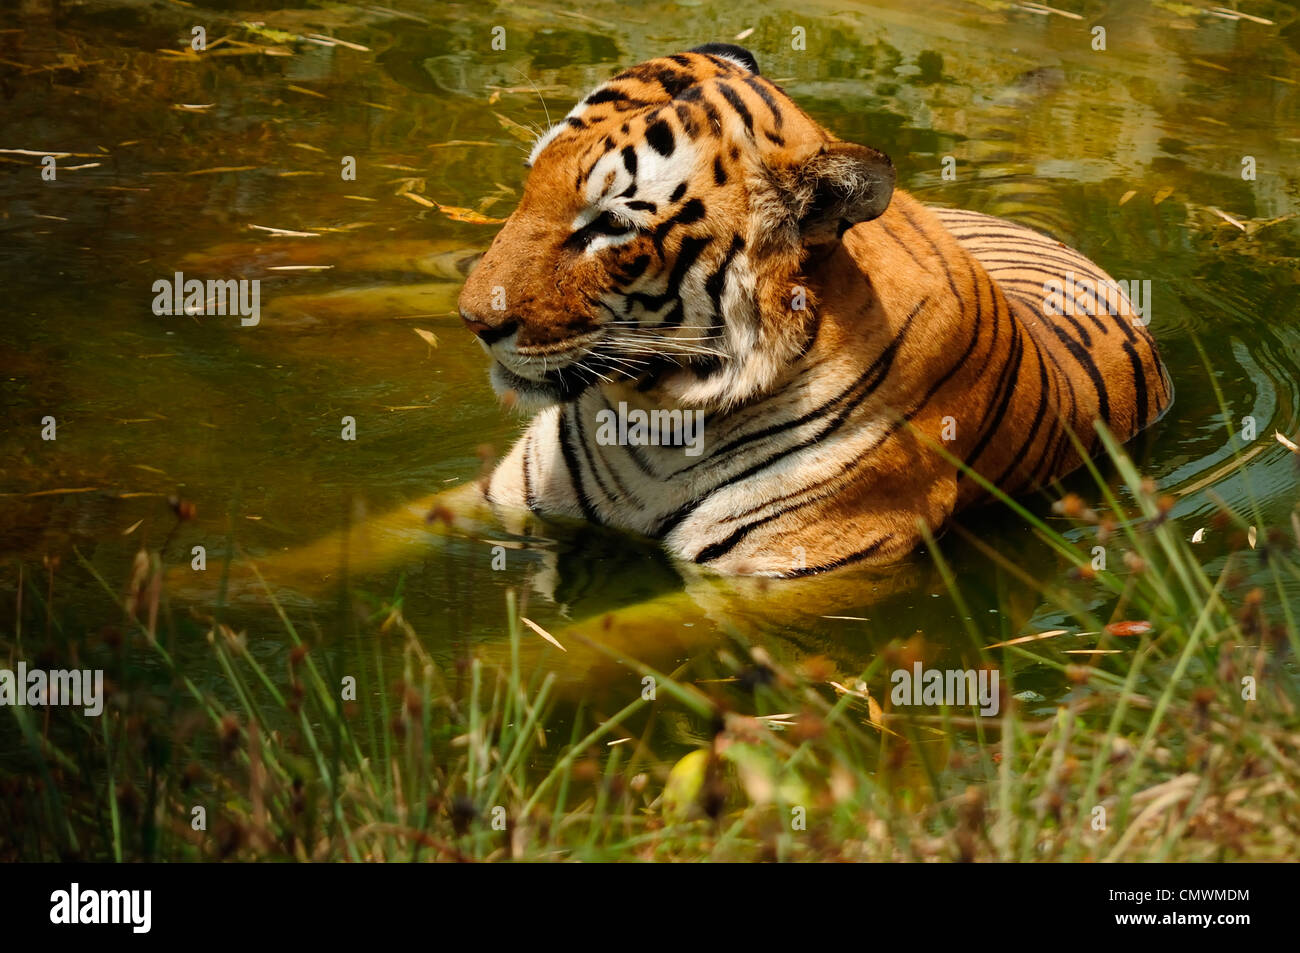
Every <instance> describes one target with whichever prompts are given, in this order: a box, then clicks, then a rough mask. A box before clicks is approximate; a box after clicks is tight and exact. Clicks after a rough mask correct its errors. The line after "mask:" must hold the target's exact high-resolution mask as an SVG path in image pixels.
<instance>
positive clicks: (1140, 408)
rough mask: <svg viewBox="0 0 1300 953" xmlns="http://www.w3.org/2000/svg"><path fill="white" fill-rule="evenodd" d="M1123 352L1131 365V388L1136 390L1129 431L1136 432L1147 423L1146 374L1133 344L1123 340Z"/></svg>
mask: <svg viewBox="0 0 1300 953" xmlns="http://www.w3.org/2000/svg"><path fill="white" fill-rule="evenodd" d="M1124 353H1125V354H1127V355H1128V360H1129V363H1130V364H1131V365H1132V366H1133V388H1134V390H1135V391H1136V392H1137V395H1136V396H1137V418H1136V419H1135V420H1134V421H1133V427H1132V430H1131V432H1132V433H1137V432H1138V431H1139V430H1141V429H1142V428H1143V427H1145V426H1146V425H1147V376H1146V372H1145V371H1144V370H1143V368H1142V359H1141V358H1139V357H1138V352H1137V349H1136V348H1135V347H1133V345H1132V344H1131V343H1130V342H1128V341H1125V342H1124Z"/></svg>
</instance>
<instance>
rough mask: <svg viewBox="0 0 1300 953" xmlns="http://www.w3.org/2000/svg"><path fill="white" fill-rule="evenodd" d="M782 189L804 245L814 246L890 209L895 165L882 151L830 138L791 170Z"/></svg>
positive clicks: (832, 238)
mask: <svg viewBox="0 0 1300 953" xmlns="http://www.w3.org/2000/svg"><path fill="white" fill-rule="evenodd" d="M787 190H788V192H789V193H790V198H791V207H792V211H793V212H794V213H795V216H796V218H797V220H798V222H799V234H800V237H801V238H802V239H803V243H804V244H805V245H817V244H821V243H823V242H828V241H833V240H835V239H838V238H839V237H840V236H841V235H843V234H844V232H845V231H847V230H848V229H849V228H851V227H853V226H854V225H856V224H858V222H869V221H871V219H873V218H876V217H877V216H879V215H880V214H881V213H883V212H884V211H885V209H887V208H888V207H889V200H890V198H891V197H892V196H893V194H894V165H893V163H892V162H890V161H889V156H887V155H885V154H884V153H883V152H877V151H876V150H875V149H869V148H867V147H866V146H859V145H855V144H854V143H852V142H833V143H830V144H828V145H827V146H826V147H825V148H824V149H822V150H821V151H820V152H818V153H816V154H815V155H812V156H809V157H808V158H807V159H805V160H804V161H803V162H802V163H801V164H800V165H799V166H798V168H796V169H795V170H793V176H792V181H789V184H788V185H787Z"/></svg>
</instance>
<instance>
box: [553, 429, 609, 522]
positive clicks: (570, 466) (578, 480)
mask: <svg viewBox="0 0 1300 953" xmlns="http://www.w3.org/2000/svg"><path fill="white" fill-rule="evenodd" d="M572 411H573V405H572V404H566V405H565V406H564V409H563V410H562V411H560V419H559V420H557V421H556V430H557V431H558V432H559V437H560V453H561V455H562V456H563V457H564V467H565V470H567V471H568V474H569V483H570V485H571V486H572V487H573V495H574V497H575V498H576V499H577V501H578V507H579V508H580V509H581V510H582V515H583V516H584V517H586V518H587V520H588V521H589V522H591V523H595V524H596V525H597V526H599V525H601V522H600V519H599V517H597V516H596V510H595V509H594V508H593V507H592V505H591V500H590V499H588V497H587V491H586V489H584V487H583V485H582V470H581V468H580V467H579V465H578V457H577V455H576V454H575V453H574V452H573V446H572V445H571V444H570V443H569V433H568V427H567V425H566V424H565V420H566V418H567V417H568V415H569V414H570V413H571V412H572Z"/></svg>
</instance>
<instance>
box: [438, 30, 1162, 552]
mask: <svg viewBox="0 0 1300 953" xmlns="http://www.w3.org/2000/svg"><path fill="white" fill-rule="evenodd" d="M530 165H531V172H530V174H529V178H528V182H527V185H526V187H525V190H524V195H523V199H522V201H521V203H520V206H519V208H518V209H517V210H516V211H515V212H514V213H513V214H512V215H511V217H510V219H509V220H508V221H507V222H506V224H505V225H504V227H503V228H502V230H501V232H500V233H499V234H498V235H497V237H496V239H495V240H494V242H493V244H492V246H491V248H489V249H488V251H487V253H486V254H485V255H484V257H483V259H482V260H481V261H480V263H479V264H478V266H477V267H476V268H475V270H474V271H473V272H472V273H471V274H470V276H469V278H468V280H467V282H466V285H465V288H464V290H463V292H462V295H461V299H460V308H461V314H462V317H463V318H464V320H465V322H466V324H467V326H468V327H469V328H470V329H471V330H472V331H473V332H474V333H475V334H476V335H477V336H478V337H479V340H480V342H481V343H482V344H483V346H484V348H485V350H487V351H488V353H489V354H490V355H491V357H492V359H493V362H492V380H493V384H494V386H495V388H496V389H497V391H498V392H499V393H501V394H503V395H509V397H510V400H511V402H513V403H515V404H517V405H519V406H521V407H523V408H525V409H532V410H535V411H536V415H535V416H534V417H533V419H532V421H531V423H530V425H529V426H528V428H527V430H526V431H525V433H524V434H523V436H522V437H521V438H520V440H519V441H518V442H517V443H516V444H515V446H514V447H513V448H512V450H511V451H510V453H509V454H508V455H507V456H506V457H505V458H504V459H503V460H502V461H501V462H500V463H499V464H498V466H497V467H496V469H495V470H494V471H493V473H492V475H491V476H490V478H489V479H488V480H487V481H486V482H485V485H484V489H483V492H484V495H485V498H486V500H487V502H488V503H490V504H491V505H492V506H493V507H494V508H495V509H496V510H497V512H498V513H499V515H500V516H501V518H502V519H503V520H505V521H506V522H507V523H508V524H511V525H513V526H514V527H515V528H517V529H521V530H524V529H527V527H528V524H529V523H530V522H531V521H532V520H534V519H537V518H543V517H556V516H572V517H578V518H581V519H585V520H589V521H592V522H597V523H601V524H605V525H609V526H613V527H617V528H620V529H623V530H628V531H632V532H636V533H640V534H644V535H648V536H652V537H655V538H657V539H660V540H661V541H662V542H663V545H664V546H665V547H666V548H667V549H668V551H669V552H671V553H672V554H673V555H674V556H676V557H678V558H680V559H683V560H688V561H690V562H693V563H696V564H699V565H701V566H705V567H709V568H712V569H715V570H718V571H720V572H725V573H738V574H739V573H743V574H761V575H768V576H801V575H808V574H812V573H817V572H822V571H826V570H830V569H836V568H840V567H844V566H848V565H854V564H881V563H887V562H892V561H895V560H897V559H899V558H900V557H902V556H903V555H905V554H906V553H907V552H909V551H910V550H911V549H913V548H914V547H915V546H916V545H917V543H918V542H919V541H920V540H921V539H922V538H923V531H922V526H924V527H926V528H928V529H929V530H931V531H934V530H937V529H938V528H939V527H940V526H941V525H942V524H943V523H944V522H945V521H946V520H947V519H949V518H950V517H951V515H952V514H953V513H954V512H956V511H957V510H958V509H960V508H961V507H963V506H966V505H968V504H970V503H972V502H974V501H975V500H977V499H979V498H981V497H982V496H983V493H982V490H981V487H980V485H979V483H978V481H974V480H971V479H969V478H968V477H967V476H965V475H964V473H963V469H962V466H959V465H958V464H957V463H955V462H954V460H956V461H960V462H961V463H962V464H964V465H965V466H967V467H969V468H971V469H972V470H974V471H976V472H978V473H979V474H981V475H982V476H983V477H985V478H986V479H988V480H990V481H992V482H993V483H994V484H995V485H997V486H999V487H1001V488H1003V489H1005V490H1007V491H1009V492H1013V493H1014V492H1022V491H1025V490H1028V489H1031V488H1033V487H1036V486H1040V485H1043V484H1045V483H1048V482H1050V481H1052V480H1054V479H1057V478H1059V477H1060V476H1062V475H1064V474H1066V473H1068V472H1069V471H1070V470H1072V469H1074V468H1075V467H1077V466H1078V465H1079V464H1080V463H1081V462H1082V456H1081V455H1080V453H1079V452H1078V449H1077V443H1076V440H1077V441H1082V446H1083V447H1084V448H1085V449H1086V450H1087V451H1088V452H1089V453H1092V452H1095V451H1096V449H1097V447H1096V444H1095V434H1094V423H1095V422H1096V421H1098V420H1100V421H1103V422H1104V423H1105V424H1106V425H1107V426H1108V427H1109V428H1110V429H1111V430H1112V431H1113V432H1114V433H1116V435H1117V436H1118V437H1119V438H1120V439H1124V440H1127V439H1128V438H1130V437H1131V436H1133V435H1134V434H1136V433H1137V432H1138V431H1139V430H1141V429H1142V428H1143V427H1145V426H1147V425H1148V424H1149V423H1151V421H1153V420H1154V419H1155V418H1156V417H1157V416H1158V415H1159V414H1160V413H1161V412H1162V411H1163V410H1164V408H1165V407H1166V406H1167V405H1168V403H1169V401H1170V399H1171V396H1172V395H1171V391H1170V386H1169V382H1168V378H1167V375H1166V374H1165V372H1164V369H1163V367H1162V365H1161V363H1160V360H1159V357H1158V355H1157V353H1156V350H1155V346H1154V343H1153V342H1152V339H1151V337H1150V335H1149V333H1148V332H1147V329H1146V327H1145V326H1144V324H1143V322H1142V321H1141V320H1139V319H1138V316H1137V315H1136V314H1135V309H1134V308H1133V306H1132V302H1131V301H1130V300H1129V299H1128V297H1127V296H1126V295H1125V294H1124V293H1123V290H1122V289H1121V288H1119V286H1117V285H1115V284H1114V283H1113V282H1111V281H1110V279H1109V277H1108V276H1107V275H1106V274H1105V273H1104V272H1103V271H1101V269H1099V268H1098V267H1097V266H1096V265H1095V264H1093V263H1091V262H1090V261H1088V260H1087V259H1086V258H1084V257H1083V256H1082V255H1080V254H1079V253H1077V252H1074V251H1072V250H1070V249H1068V248H1066V247H1064V246H1062V245H1061V244H1060V243H1058V242H1055V241H1054V240H1052V239H1050V238H1047V237H1046V236H1044V235H1041V234H1040V233H1037V232H1034V231H1032V230H1031V229H1027V228H1024V227H1022V226H1018V225H1015V224H1013V223H1010V222H1005V221H1002V220H999V219H995V218H990V217H989V216H985V215H980V214H978V213H973V212H965V211H960V210H953V209H931V208H927V207H925V206H923V205H921V204H920V203H918V202H916V201H915V200H914V199H912V198H911V197H910V196H908V195H907V194H906V193H905V192H903V191H901V190H897V189H895V188H894V170H893V167H892V164H891V163H890V161H889V159H888V158H887V157H886V156H884V155H883V154H881V153H879V152H877V151H876V150H874V149H870V148H868V147H865V146H859V145H855V144H852V143H846V142H842V141H840V140H838V139H836V138H835V137H834V136H832V135H831V134H830V133H828V132H827V131H826V130H824V129H822V128H821V127H820V126H819V125H818V124H816V123H815V122H814V121H813V120H812V119H811V118H809V117H808V116H807V115H806V114H805V113H803V111H802V110H800V109H799V107H798V106H796V105H795V104H794V103H793V102H792V101H791V100H790V99H789V97H788V96H786V95H785V93H784V92H783V91H782V90H781V89H780V88H779V87H777V86H775V85H774V84H772V83H770V82H768V81H767V80H766V79H764V78H763V77H762V76H761V75H760V74H759V72H758V68H757V65H756V64H755V62H754V59H753V56H752V54H750V53H749V52H748V51H746V50H743V49H741V48H739V47H733V46H728V45H721V44H712V45H708V46H705V47H700V48H697V49H696V50H693V51H690V52H688V53H682V54H677V55H674V56H670V57H665V58H663V59H659V60H652V61H650V62H648V63H644V64H641V65H640V66H637V67H633V68H632V69H630V70H627V71H625V72H624V73H621V74H619V75H618V76H616V77H614V79H612V80H610V81H609V82H608V83H606V84H604V85H603V86H601V87H599V88H598V89H597V90H595V91H594V92H592V93H591V94H589V95H588V96H587V97H586V98H585V99H584V100H583V101H582V102H581V103H579V104H578V106H576V107H575V108H574V110H573V111H572V112H570V114H569V115H568V116H567V117H565V119H564V120H563V121H562V122H561V123H559V124H557V125H556V126H555V127H553V128H552V129H551V130H550V131H549V132H548V133H546V134H545V135H544V136H543V137H542V138H541V139H540V140H539V141H538V143H537V145H536V147H535V148H534V150H533V153H532V155H531V157H530Z"/></svg>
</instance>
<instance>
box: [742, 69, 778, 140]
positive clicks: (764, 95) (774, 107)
mask: <svg viewBox="0 0 1300 953" xmlns="http://www.w3.org/2000/svg"><path fill="white" fill-rule="evenodd" d="M745 85H746V86H748V87H749V88H750V89H752V90H753V91H754V92H755V93H757V94H758V98H759V99H761V100H763V105H765V106H767V108H768V109H769V110H770V111H771V113H772V121H773V122H774V123H775V124H776V128H777V131H778V132H780V130H781V126H782V125H783V124H784V123H785V117H784V116H783V115H781V107H780V106H779V105H778V104H777V101H776V98H775V97H774V96H773V95H772V94H771V93H769V92H768V91H767V86H766V84H765V83H764V82H763V80H761V79H759V78H758V77H757V76H746V77H745Z"/></svg>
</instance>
